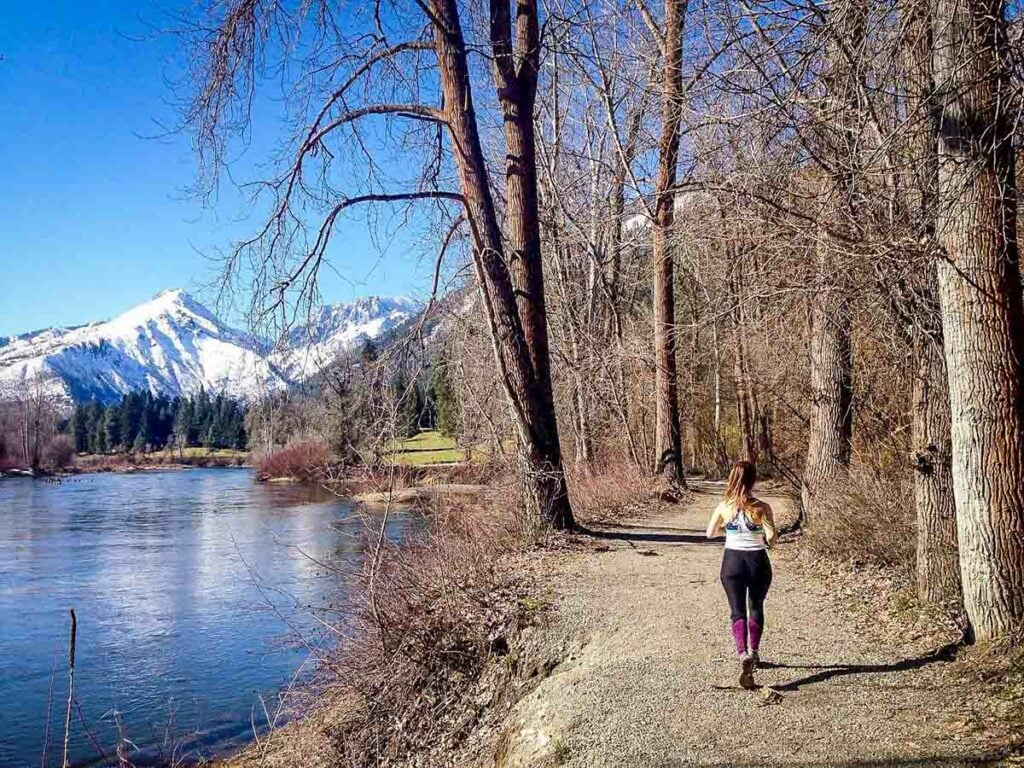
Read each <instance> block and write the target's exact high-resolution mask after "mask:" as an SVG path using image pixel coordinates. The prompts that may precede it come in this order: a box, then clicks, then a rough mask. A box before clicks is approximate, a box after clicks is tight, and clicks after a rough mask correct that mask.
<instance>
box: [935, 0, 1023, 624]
mask: <svg viewBox="0 0 1024 768" xmlns="http://www.w3.org/2000/svg"><path fill="white" fill-rule="evenodd" d="M1005 27H1006V21H1005V18H1004V8H1003V6H1002V4H1001V3H1000V2H998V0H995V1H994V0H986V1H985V2H964V0H938V4H937V7H936V15H935V19H934V26H933V30H934V36H935V53H934V62H935V77H936V82H937V85H938V88H937V93H939V94H940V104H939V106H940V108H941V117H940V121H939V125H938V140H939V208H938V212H937V213H938V216H937V224H938V237H939V243H940V245H941V247H942V248H943V250H944V251H945V257H946V258H945V259H942V260H940V261H939V298H940V302H941V307H942V321H943V322H942V324H943V332H944V344H945V352H946V368H947V370H948V375H949V396H950V412H951V417H952V424H953V427H952V444H953V490H954V494H955V497H956V507H957V533H958V539H959V546H960V574H961V578H962V580H963V593H964V606H965V608H966V611H967V615H968V618H969V620H970V622H971V625H972V627H973V630H974V632H975V635H976V636H977V637H980V638H988V637H994V636H997V635H1001V634H1004V633H1008V632H1010V631H1012V630H1014V629H1015V628H1016V627H1018V626H1020V623H1021V621H1022V620H1024V391H1022V382H1021V374H1022V366H1021V361H1022V356H1024V308H1022V306H1021V276H1020V267H1019V263H1018V249H1017V231H1016V188H1015V179H1014V157H1013V147H1012V143H1011V138H1012V128H1011V118H1012V114H1011V110H1013V109H1014V108H1015V107H1014V104H1015V99H1014V95H1013V93H1012V89H1011V86H1010V82H1009V76H1008V73H1007V71H1006V69H1005V65H1004V62H1005V58H1004V56H1005V53H1006V42H1005V33H1006V29H1005Z"/></svg>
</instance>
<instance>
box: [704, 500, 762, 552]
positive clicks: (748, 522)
mask: <svg viewBox="0 0 1024 768" xmlns="http://www.w3.org/2000/svg"><path fill="white" fill-rule="evenodd" d="M746 507H747V508H746V509H744V508H743V507H740V506H739V505H738V504H736V502H734V501H723V502H721V503H720V504H719V505H718V510H717V512H718V514H719V515H721V519H722V521H723V527H724V528H725V548H726V549H736V550H741V551H753V550H758V549H767V548H768V544H767V539H766V531H765V526H766V524H769V525H770V523H768V521H769V520H771V507H769V506H768V505H767V504H765V503H764V502H763V501H760V500H758V499H750V500H748V502H747V504H746Z"/></svg>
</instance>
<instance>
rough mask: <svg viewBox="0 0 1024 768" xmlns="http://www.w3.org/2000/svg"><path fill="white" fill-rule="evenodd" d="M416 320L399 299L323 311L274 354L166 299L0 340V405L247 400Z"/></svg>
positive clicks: (188, 305)
mask: <svg viewBox="0 0 1024 768" xmlns="http://www.w3.org/2000/svg"><path fill="white" fill-rule="evenodd" d="M419 311H420V305H419V304H418V303H417V302H415V301H413V300H411V299H406V298H401V297H400V298H394V299H390V298H382V297H371V298H367V299H359V300H357V301H355V302H352V303H351V304H336V305H333V306H328V307H324V308H323V310H321V312H320V313H319V314H318V315H317V317H316V318H314V320H313V322H311V323H309V324H308V325H304V326H302V327H301V328H297V329H295V330H294V331H293V332H292V333H291V334H290V336H289V338H288V339H287V340H286V344H285V349H283V350H281V351H277V352H274V353H271V352H270V349H269V345H267V344H266V343H264V342H262V341H260V340H258V339H255V338H253V337H252V336H250V335H248V334H246V333H244V332H242V331H238V330H236V329H234V328H231V327H230V326H228V325H227V324H225V323H224V322H222V321H221V320H219V319H218V318H217V317H215V316H214V315H213V313H211V312H210V311H209V310H208V309H207V308H206V307H204V306H203V305H202V304H200V303H199V302H198V301H196V300H195V299H193V298H192V297H191V296H189V295H188V294H187V293H185V292H184V291H181V290H173V291H163V292H162V293H159V294H157V295H156V296H155V297H154V298H153V299H151V300H150V301H147V302H145V303H143V304H140V305H138V306H136V307H133V308H132V309H130V310H128V311H127V312H125V313H124V314H122V315H119V316H118V317H115V318H114V319H113V320H108V321H106V322H99V323H90V324H88V325H83V326H79V327H76V328H47V329H45V330H42V331H37V332H35V333H26V334H21V335H19V336H9V337H3V338H0V398H2V397H4V396H5V395H6V394H10V393H11V392H12V391H18V390H24V389H25V388H26V387H27V386H28V385H29V384H28V383H29V382H31V381H43V382H44V386H45V387H46V388H47V389H48V390H49V391H51V392H52V393H53V394H55V395H57V396H59V397H61V398H62V399H66V400H79V401H82V400H90V399H92V398H98V399H100V400H104V401H110V400H114V399H117V398H118V397H120V396H121V395H122V394H124V393H126V392H131V391H133V390H149V391H151V392H154V393H156V392H163V393H166V394H170V395H181V394H192V393H194V392H196V391H198V390H199V389H200V388H201V387H202V388H204V389H206V390H208V391H212V392H225V393H227V394H230V395H233V396H235V397H244V398H250V397H253V396H256V395H259V394H261V393H263V392H266V391H268V390H273V389H279V388H283V387H286V386H289V385H290V384H293V383H296V382H297V381H299V380H301V379H304V378H307V377H308V376H310V375H312V374H314V373H316V372H317V371H318V370H320V368H321V367H322V366H323V365H324V364H325V363H327V362H329V361H330V360H332V359H333V358H334V357H336V356H337V354H338V353H339V352H341V351H343V350H345V349H348V348H350V347H352V346H354V345H355V344H357V343H359V342H360V341H361V340H363V339H366V338H374V337H376V336H378V335H379V334H381V333H382V332H385V331H387V330H388V329H390V328H393V327H395V326H396V325H398V324H400V323H402V322H404V321H406V320H408V319H409V318H410V317H412V316H413V315H414V314H416V313H417V312H419Z"/></svg>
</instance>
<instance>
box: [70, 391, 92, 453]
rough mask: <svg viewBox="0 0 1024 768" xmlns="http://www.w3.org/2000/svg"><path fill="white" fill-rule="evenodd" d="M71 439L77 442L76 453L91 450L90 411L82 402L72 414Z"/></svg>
mask: <svg viewBox="0 0 1024 768" xmlns="http://www.w3.org/2000/svg"><path fill="white" fill-rule="evenodd" d="M69 431H70V432H71V439H72V440H73V441H74V443H75V452H76V453H85V452H87V451H88V450H89V413H88V411H87V410H86V408H85V406H84V405H82V404H81V403H79V404H77V405H76V406H75V412H74V414H72V416H71V427H70V430H69Z"/></svg>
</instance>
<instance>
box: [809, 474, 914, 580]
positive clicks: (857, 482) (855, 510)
mask: <svg viewBox="0 0 1024 768" xmlns="http://www.w3.org/2000/svg"><path fill="white" fill-rule="evenodd" d="M909 475H910V473H909V472H906V471H899V469H898V468H896V469H890V470H884V469H878V468H874V467H869V466H864V465H859V466H854V467H851V469H850V471H849V472H848V473H847V474H846V476H845V477H843V478H842V479H840V480H837V481H836V483H835V484H834V486H833V488H832V490H831V492H829V493H828V494H827V495H826V497H825V498H824V499H823V501H822V504H821V508H820V511H819V512H818V513H817V515H816V516H815V518H814V520H813V521H812V525H811V526H809V528H808V531H807V543H808V545H809V546H810V547H811V548H812V549H813V550H815V551H816V552H818V553H819V554H821V555H824V556H826V557H829V558H831V559H834V560H838V561H842V562H859V563H873V564H876V565H883V566H894V567H897V568H900V569H901V570H904V571H906V572H910V571H911V570H912V569H913V567H914V557H915V548H916V546H917V538H916V533H915V521H914V490H913V487H912V483H913V481H912V479H911V478H910V476H909Z"/></svg>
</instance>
